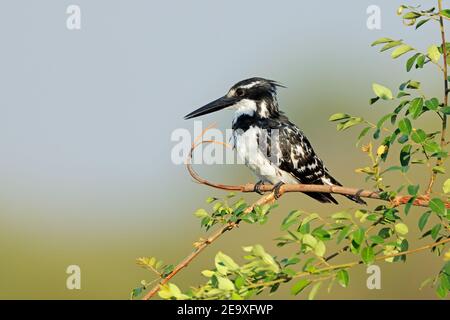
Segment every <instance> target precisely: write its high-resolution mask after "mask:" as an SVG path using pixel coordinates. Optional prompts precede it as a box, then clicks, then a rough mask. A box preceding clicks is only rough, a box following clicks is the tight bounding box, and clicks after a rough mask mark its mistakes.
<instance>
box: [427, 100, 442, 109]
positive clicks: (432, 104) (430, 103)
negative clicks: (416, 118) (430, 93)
mask: <svg viewBox="0 0 450 320" xmlns="http://www.w3.org/2000/svg"><path fill="white" fill-rule="evenodd" d="M425 106H426V107H427V108H428V109H430V110H433V111H436V110H437V109H438V108H439V100H438V99H436V98H432V99H430V100H427V101H425Z"/></svg>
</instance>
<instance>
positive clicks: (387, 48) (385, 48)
mask: <svg viewBox="0 0 450 320" xmlns="http://www.w3.org/2000/svg"><path fill="white" fill-rule="evenodd" d="M401 44H402V41H400V40H399V41H392V42H389V43H388V44H386V45H384V46H383V47H382V48H381V50H380V52H384V51H386V50H389V49H392V48H394V47H397V46H399V45H401Z"/></svg>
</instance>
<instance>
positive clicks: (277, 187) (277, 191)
mask: <svg viewBox="0 0 450 320" xmlns="http://www.w3.org/2000/svg"><path fill="white" fill-rule="evenodd" d="M283 184H284V182H281V181H280V182H278V183H277V184H276V185H275V186H274V187H273V189H272V192H273V196H274V197H275V199H278V198H279V197H281V192H280V188H281V186H282V185H283Z"/></svg>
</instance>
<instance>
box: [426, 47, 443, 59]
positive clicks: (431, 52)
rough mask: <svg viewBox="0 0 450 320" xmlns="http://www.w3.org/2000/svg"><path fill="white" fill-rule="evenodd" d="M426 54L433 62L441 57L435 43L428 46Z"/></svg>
mask: <svg viewBox="0 0 450 320" xmlns="http://www.w3.org/2000/svg"><path fill="white" fill-rule="evenodd" d="M427 54H428V58H430V60H431V61H433V62H434V63H436V62H438V61H439V59H440V58H441V53H440V52H439V49H438V47H437V46H435V45H432V46H430V47H429V48H428V51H427Z"/></svg>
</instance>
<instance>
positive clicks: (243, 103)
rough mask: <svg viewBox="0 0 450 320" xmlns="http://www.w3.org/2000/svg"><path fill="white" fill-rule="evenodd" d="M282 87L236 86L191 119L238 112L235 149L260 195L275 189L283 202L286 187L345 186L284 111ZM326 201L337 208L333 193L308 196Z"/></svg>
mask: <svg viewBox="0 0 450 320" xmlns="http://www.w3.org/2000/svg"><path fill="white" fill-rule="evenodd" d="M278 87H283V86H282V85H280V84H279V83H277V82H276V81H272V80H267V79H263V78H250V79H246V80H243V81H240V82H238V83H236V84H235V85H234V86H232V87H231V89H230V90H229V91H228V93H227V94H226V95H225V96H223V97H221V98H219V99H217V100H215V101H213V102H211V103H208V104H207V105H205V106H203V107H201V108H199V109H197V110H195V111H193V112H191V113H189V114H188V115H186V116H185V117H184V118H185V119H191V118H195V117H198V116H202V115H205V114H208V113H211V112H215V111H219V110H223V109H232V110H234V118H233V123H232V128H233V138H234V146H235V148H236V150H237V153H238V155H239V156H240V157H241V159H243V160H244V162H245V164H246V165H247V166H248V167H249V168H250V169H251V170H252V171H253V172H254V173H255V174H256V176H257V177H258V178H259V181H258V182H257V183H256V184H255V191H256V192H258V193H261V190H260V188H261V185H262V184H264V183H266V182H268V183H271V184H273V185H274V193H275V196H276V197H277V196H279V192H280V187H281V186H282V185H283V184H298V183H301V184H321V185H338V186H341V184H340V183H339V182H338V181H337V180H336V179H335V178H333V176H331V175H330V173H329V172H328V170H327V168H325V166H324V165H323V162H322V160H321V159H320V158H319V157H318V156H317V155H316V153H315V152H314V150H313V148H312V146H311V144H310V142H309V141H308V138H307V137H306V136H305V135H304V134H303V132H302V131H301V130H300V129H299V128H298V127H297V126H296V125H295V124H293V123H292V122H291V121H289V119H288V118H287V116H286V115H285V114H284V113H283V112H282V111H280V109H279V106H278V101H277V88H278ZM305 194H307V195H308V196H310V197H312V198H314V199H316V200H318V201H320V202H324V203H325V202H330V203H335V204H337V203H338V202H337V201H336V199H334V198H333V196H332V195H331V194H330V193H313V192H311V193H308V192H305ZM346 197H347V198H349V199H350V200H352V201H355V202H356V203H359V204H365V202H364V201H363V200H362V199H361V198H360V197H358V196H353V195H346Z"/></svg>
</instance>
